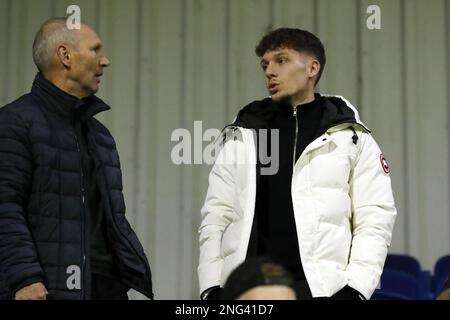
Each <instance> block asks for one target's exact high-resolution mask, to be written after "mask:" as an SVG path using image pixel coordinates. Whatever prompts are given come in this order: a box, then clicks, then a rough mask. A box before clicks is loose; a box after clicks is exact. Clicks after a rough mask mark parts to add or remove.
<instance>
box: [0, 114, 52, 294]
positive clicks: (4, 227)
mask: <svg viewBox="0 0 450 320" xmlns="http://www.w3.org/2000/svg"><path fill="white" fill-rule="evenodd" d="M31 179H32V162H31V154H30V150H29V143H28V141H27V128H26V125H25V124H24V123H23V121H21V120H20V118H18V116H16V115H14V114H11V113H9V112H7V111H6V110H0V272H2V274H3V279H4V282H5V284H6V287H7V289H8V290H9V291H11V292H12V293H13V294H14V293H15V292H16V291H17V290H19V289H21V288H23V287H25V286H27V285H29V284H32V283H35V282H39V281H42V282H43V272H42V268H41V266H40V263H39V261H38V256H37V253H36V249H35V245H34V243H33V239H32V236H31V234H30V231H29V229H28V225H27V217H26V210H27V202H28V196H29V193H30V188H31Z"/></svg>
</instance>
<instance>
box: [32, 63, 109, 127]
mask: <svg viewBox="0 0 450 320" xmlns="http://www.w3.org/2000/svg"><path fill="white" fill-rule="evenodd" d="M31 92H32V93H33V94H35V95H37V96H38V97H39V98H41V99H42V100H44V101H45V107H46V108H48V109H50V111H53V112H55V113H58V114H60V115H61V116H63V117H64V118H67V119H69V120H71V121H72V122H75V121H86V120H88V119H89V118H92V117H93V116H94V115H96V114H97V113H99V112H102V111H106V110H109V109H111V108H110V107H109V106H108V105H107V104H106V103H105V102H103V100H101V99H100V98H98V97H96V96H95V95H91V96H89V97H86V98H82V99H80V98H78V97H75V96H73V95H71V94H69V93H67V92H65V91H64V90H61V89H60V88H58V87H57V86H56V85H54V84H53V83H52V82H51V81H49V80H47V79H46V78H45V77H44V76H43V75H42V73H40V72H39V73H38V74H37V75H36V77H35V79H34V81H33V86H32V88H31Z"/></svg>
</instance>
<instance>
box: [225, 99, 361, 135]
mask: <svg viewBox="0 0 450 320" xmlns="http://www.w3.org/2000/svg"><path fill="white" fill-rule="evenodd" d="M314 96H315V99H316V100H319V102H320V106H321V107H322V108H323V117H322V120H321V123H320V126H319V131H318V132H319V134H322V133H324V132H326V131H327V130H328V129H329V128H331V127H333V126H336V125H339V124H342V123H353V124H359V125H360V126H362V127H363V128H364V129H365V130H366V131H367V132H370V130H369V129H368V128H367V127H366V126H365V125H364V124H363V123H362V122H361V120H360V119H359V114H358V111H357V110H356V109H355V108H354V107H353V106H352V105H351V103H350V102H348V101H347V100H346V99H344V98H343V97H341V96H328V95H321V94H319V93H316V94H315V95H314ZM280 107H281V104H279V103H276V102H274V101H273V100H272V99H271V98H270V97H269V98H265V99H263V100H255V101H253V102H251V103H249V104H248V105H246V106H245V107H243V108H242V109H241V110H240V111H239V113H238V115H237V117H236V119H235V121H234V122H233V124H232V125H230V126H235V127H242V128H247V129H265V128H268V125H269V123H270V121H271V120H272V119H273V117H274V116H275V111H276V110H277V109H278V108H280Z"/></svg>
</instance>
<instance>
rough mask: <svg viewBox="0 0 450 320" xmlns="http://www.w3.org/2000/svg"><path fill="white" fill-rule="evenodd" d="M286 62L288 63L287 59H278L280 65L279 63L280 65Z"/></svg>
mask: <svg viewBox="0 0 450 320" xmlns="http://www.w3.org/2000/svg"><path fill="white" fill-rule="evenodd" d="M286 61H287V59H286V58H279V59H278V63H279V64H283V63H285V62H286Z"/></svg>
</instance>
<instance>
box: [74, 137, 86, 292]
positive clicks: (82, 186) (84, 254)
mask: <svg viewBox="0 0 450 320" xmlns="http://www.w3.org/2000/svg"><path fill="white" fill-rule="evenodd" d="M75 141H76V143H77V152H78V154H79V156H80V166H81V167H80V173H81V186H80V188H81V209H82V213H81V250H82V257H81V259H82V260H81V261H82V265H81V279H80V283H81V288H80V289H81V298H82V299H83V300H84V299H86V290H85V288H84V272H85V266H86V252H85V248H84V246H85V227H84V226H85V221H84V219H85V217H84V216H85V210H84V205H85V204H84V191H85V190H84V172H83V159H82V155H81V149H80V144H79V142H78V137H77V135H76V134H75Z"/></svg>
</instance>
